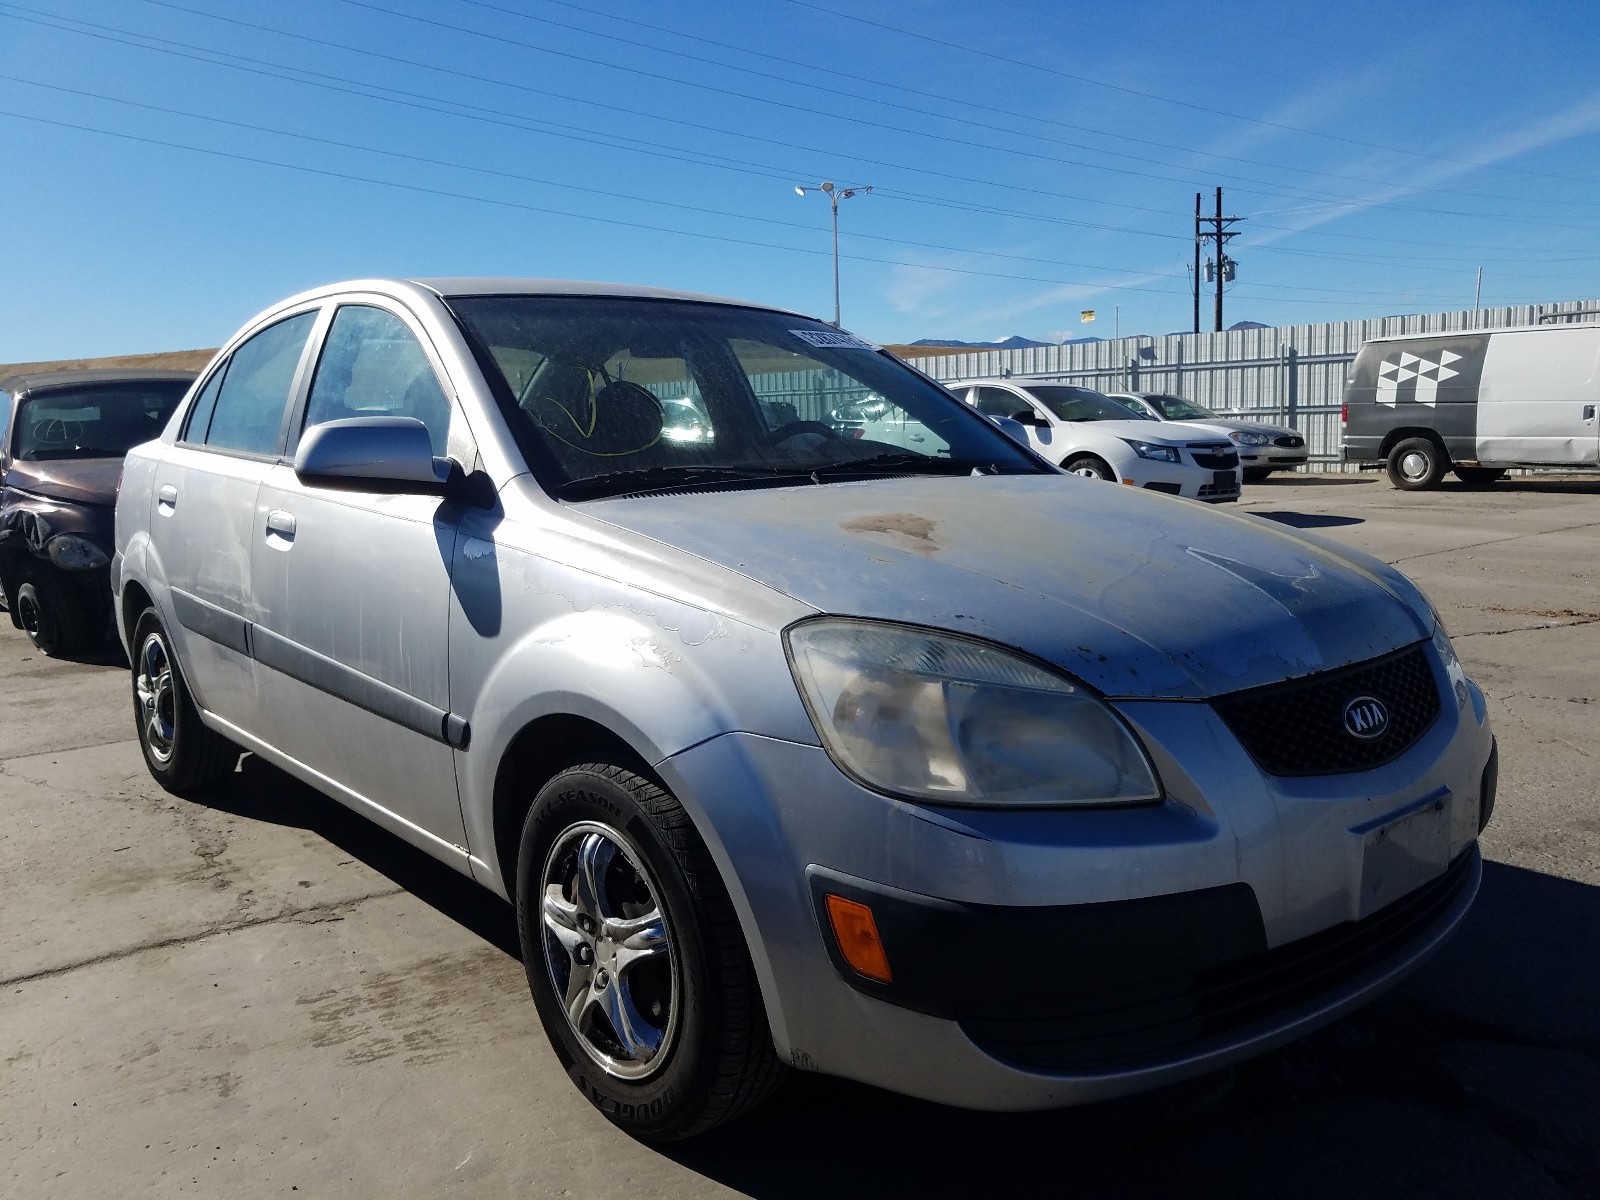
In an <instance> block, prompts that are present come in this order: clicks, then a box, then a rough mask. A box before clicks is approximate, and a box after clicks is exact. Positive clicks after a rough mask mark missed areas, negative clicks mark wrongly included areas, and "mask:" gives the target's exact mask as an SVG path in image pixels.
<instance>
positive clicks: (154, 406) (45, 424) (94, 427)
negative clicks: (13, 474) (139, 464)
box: [12, 379, 189, 462]
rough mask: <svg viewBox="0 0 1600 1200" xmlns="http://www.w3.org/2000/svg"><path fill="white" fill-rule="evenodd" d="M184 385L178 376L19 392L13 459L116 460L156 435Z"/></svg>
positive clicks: (159, 434) (175, 403) (162, 427)
mask: <svg viewBox="0 0 1600 1200" xmlns="http://www.w3.org/2000/svg"><path fill="white" fill-rule="evenodd" d="M188 390H189V385H188V383H186V382H185V381H183V380H181V379H175V380H171V381H170V382H169V381H166V380H157V381H151V382H141V383H113V384H89V385H84V386H80V387H73V388H59V389H52V390H50V391H45V392H40V393H38V394H36V395H31V396H24V397H23V399H22V402H21V404H20V405H19V406H18V408H17V422H16V445H14V446H13V447H12V454H13V457H15V458H17V459H20V460H22V461H25V462H40V461H43V460H45V459H53V458H121V457H122V456H123V455H124V454H126V453H127V452H128V451H129V450H131V449H133V447H135V446H137V445H138V444H139V443H140V442H148V441H149V440H150V439H151V438H155V437H159V436H161V431H162V430H163V429H164V428H166V424H167V419H168V418H169V417H171V416H172V410H173V409H175V408H177V407H178V401H180V400H182V399H183V395H184V393H185V392H187V391H188Z"/></svg>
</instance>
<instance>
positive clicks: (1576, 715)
mask: <svg viewBox="0 0 1600 1200" xmlns="http://www.w3.org/2000/svg"><path fill="white" fill-rule="evenodd" d="M1245 493H1246V499H1245V501H1244V502H1243V504H1242V505H1241V506H1240V507H1241V508H1242V509H1244V510H1246V511H1250V512H1254V513H1256V514H1258V515H1261V516H1265V517H1270V518H1272V519H1274V520H1278V521H1282V522H1286V523H1289V524H1292V525H1295V526H1298V527H1301V528H1305V529H1309V530H1312V531H1315V532H1316V533H1318V534H1320V535H1322V536H1325V537H1331V538H1334V539H1337V540H1340V541H1343V542H1347V543H1349V544H1352V545H1355V546H1359V547H1361V548H1362V549H1365V550H1368V551H1371V552H1373V553H1375V554H1378V555H1380V556H1382V557H1383V558H1386V559H1388V560H1389V561H1391V562H1395V563H1398V564H1400V566H1401V567H1402V568H1403V569H1405V570H1406V571H1407V572H1409V573H1410V574H1411V575H1412V576H1413V577H1414V578H1415V579H1417V580H1418V581H1419V582H1420V583H1421V584H1422V585H1423V586H1424V587H1425V588H1426V589H1427V590H1428V591H1429V593H1430V594H1431V595H1432V596H1433V598H1434V600H1435V601H1436V602H1437V603H1438V605H1439V606H1440V608H1441V610H1442V611H1443V613H1444V615H1445V618H1446V620H1447V622H1448V624H1449V627H1450V629H1451V632H1452V633H1453V634H1454V636H1455V639H1456V645H1457V646H1458V647H1459V649H1460V652H1461V655H1462V657H1463V659H1465V661H1466V663H1467V665H1468V668H1469V670H1470V671H1471V672H1472V674H1473V675H1474V676H1475V677H1476V678H1477V679H1478V680H1479V681H1480V683H1481V684H1482V685H1483V687H1484V690H1485V691H1486V692H1487V693H1488V694H1489V696H1490V698H1491V701H1492V712H1493V719H1494V721H1495V724H1496V727H1497V730H1498V734H1499V737H1500V746H1501V755H1502V764H1503V765H1502V773H1501V789H1500V801H1499V809H1498V811H1497V813H1496V817H1495V821H1494V824H1493V825H1492V826H1491V827H1490V829H1489V831H1488V833H1487V835H1486V836H1485V838H1484V848H1485V850H1486V853H1487V857H1488V859H1489V860H1490V863H1489V866H1488V869H1487V873H1486V877H1485V880H1484V888H1483V893H1482V897H1481V899H1480V901H1479V903H1478V906H1477V908H1476V909H1475V911H1474V914H1473V916H1472V917H1471V918H1470V920H1469V923H1468V926H1467V927H1466V928H1465V929H1464V930H1463V932H1462V933H1461V935H1460V936H1459V937H1458V938H1457V939H1456V940H1455V941H1454V942H1453V943H1452V944H1451V945H1450V946H1449V947H1448V949H1447V950H1446V951H1445V952H1444V953H1443V954H1441V955H1440V956H1439V957H1438V958H1436V959H1435V960H1433V962H1432V963H1431V964H1430V965H1429V966H1428V967H1427V968H1425V970H1424V971H1423V972H1422V973H1421V974H1419V975H1418V976H1417V977H1416V978H1415V979H1414V981H1413V982H1411V983H1409V984H1408V985H1406V986H1405V987H1404V988H1403V989H1402V990H1401V991H1399V992H1398V993H1395V994H1392V995H1390V996H1389V997H1387V998H1385V999H1384V1000H1382V1001H1380V1002H1378V1003H1377V1004H1375V1005H1373V1006H1371V1007H1370V1008H1368V1009H1366V1010H1364V1011H1363V1012H1361V1013H1359V1014H1357V1015H1356V1016H1354V1017H1352V1018H1350V1019H1347V1020H1345V1021H1343V1022H1341V1023H1339V1024H1337V1025H1335V1026H1333V1027H1331V1028H1329V1029H1327V1030H1324V1031H1323V1032H1321V1033H1320V1034H1318V1035H1316V1036H1314V1037H1312V1038H1310V1039H1309V1040H1307V1041H1304V1042H1301V1043H1299V1044H1297V1045H1294V1046H1291V1047H1288V1048H1286V1049H1284V1050H1282V1051H1280V1052H1278V1053H1275V1054H1272V1055H1270V1056H1267V1057H1265V1058H1262V1059H1259V1060H1257V1061H1255V1062H1252V1063H1248V1064H1245V1065H1243V1066H1241V1067H1238V1068H1236V1069H1234V1070H1231V1071H1227V1072H1223V1073H1220V1074H1216V1075H1212V1076H1209V1077H1207V1078H1204V1079H1201V1080H1197V1081H1194V1082H1192V1083H1189V1084H1185V1085H1182V1086H1180V1087H1175V1088H1170V1089H1167V1090H1165V1091H1161V1092H1157V1093H1154V1094H1151V1095H1147V1096H1144V1097H1138V1098H1135V1099H1132V1100H1128V1101H1121V1102H1117V1103H1114V1104H1109V1105H1103V1106H1099V1107H1095V1108H1089V1109H1079V1110H1070V1111H1064V1112H1057V1113H1046V1114H1032V1115H1025V1116H993V1115H979V1114H971V1113H963V1112H957V1111H954V1110H950V1109H943V1108H938V1107H935V1106H932V1105H927V1104H921V1103H917V1102H913V1101H909V1100H904V1099H901V1098H898V1097H895V1096H891V1095H888V1094H885V1093H881V1092H877V1091H874V1090H872V1089H870V1088H866V1087H861V1086H858V1085H852V1084H845V1083H841V1082H837V1081H833V1080H827V1079H822V1078H819V1077H816V1076H804V1077H796V1078H795V1079H793V1080H792V1081H791V1083H790V1084H789V1086H788V1087H787V1088H786V1089H785V1090H784V1091H783V1092H782V1093H781V1094H780V1095H779V1096H778V1097H777V1099H776V1100H775V1101H773V1102H772V1103H770V1104H769V1105H768V1106H767V1107H765V1108H764V1109H762V1110H760V1111H759V1112H757V1113H756V1114H754V1115H753V1116H751V1117H749V1118H747V1119H745V1120H744V1121H742V1122H739V1123H737V1124H736V1125H734V1126H731V1127H729V1128H728V1129H726V1130H724V1131H722V1132H719V1133H717V1134H713V1135H711V1136H708V1137H706V1138H703V1139H701V1140H699V1141H696V1142H693V1143H690V1144H688V1145H684V1146H679V1147H672V1148H669V1149H666V1150H658V1149H653V1148H650V1147H647V1146H644V1145H640V1144H638V1143H636V1142H633V1141H631V1140H629V1139H628V1138H627V1137H624V1136H623V1135H622V1134H620V1133H618V1132H616V1131H615V1130H614V1129H613V1128H612V1127H611V1126H610V1125H609V1124H607V1122H606V1121H604V1120H603V1119H602V1118H601V1117H599V1116H598V1115H597V1114H596V1113H595V1112H594V1111H593V1110H591V1109H590V1107H589V1106H588V1105H587V1104H586V1103H584V1102H582V1101H581V1100H580V1098H579V1097H578V1095H577V1094H576V1093H575V1092H574V1091H573V1089H572V1088H571V1087H570V1085H569V1084H568V1082H567V1080H566V1078H565V1076H564V1075H563V1074H562V1072H561V1071H560V1070H559V1068H558V1067H557V1065H556V1062H555V1059H554V1058H553V1056H552V1055H551V1053H550V1051H549V1049H548V1048H547V1046H546V1043H545V1041H544V1037H543V1034H542V1033H541V1032H540V1030H539V1027H538V1025H537V1023H536V1020H535V1017H534V1013H533V1008H532V1005H531V1003H530V1001H529V999H528V995H527V988H526V985H525V983H524V980H523V976H522V969H521V965H520V963H519V962H518V960H517V957H516V933H515V926H514V922H513V920H512V916H511V913H510V911H509V909H508V908H507V907H506V906H505V905H504V904H502V903H501V902H500V901H498V900H495V899H494V898H492V897H490V896H489V895H488V894H487V893H484V892H482V891H481V890H479V889H477V888H476V887H475V885H473V884H472V883H470V882H469V881H467V880H465V879H463V878H462V877H460V876H458V875H456V874H454V873H453V872H451V871H450V870H448V869H446V868H445V867H443V866H440V865H438V864H436V863H434V862H433V861H432V860H430V859H427V858H425V857H424V856H422V855H421V854H419V853H417V852H416V851H413V850H411V849H410V848H409V847H407V846H405V845H403V844H401V843H400V842H398V841H396V840H395V839H393V838H391V837H389V836H387V835H386V834H383V833H382V832H380V831H378V830H377V829H376V828H374V827H372V826H370V825H368V824H366V823H364V822H362V821H361V820H359V819H358V818H356V817H354V816H352V815H350V814H348V813H347V812H345V810H343V809H341V808H340V807H339V806H338V805H336V804H334V803H332V802H331V801H327V800H324V799H323V798H321V797H320V796H318V795H317V794H315V793H313V792H311V791H309V790H308V789H306V788H304V787H302V786H301V785H300V784H298V783H295V782H294V781H292V780H290V779H289V778H287V777H286V776H284V775H282V774H280V773H278V772H277V771H275V770H272V769H270V768H267V767H265V766H263V765H262V764H260V763H259V762H256V761H254V760H253V759H250V758H246V759H245V761H244V764H243V766H242V768H241V771H240V774H239V775H238V776H237V777H236V780H235V782H234V784H233V785H232V786H230V787H228V788H226V789H224V790H222V791H220V792H219V793H217V794H216V795H214V796H213V797H211V798H210V799H209V800H208V801H207V802H205V803H187V802H181V801H177V800H174V799H173V798H171V797H169V796H167V795H166V794H165V793H163V792H162V791H160V790H159V789H158V788H156V787H155V785H154V784H153V783H152V782H151V780H150V778H149V776H148V775H147V774H146V772H145V769H144V765H143V762H142V760H141V758H140V755H139V750H138V747H137V745H136V744H135V742H134V741H133V737H132V724H131V717H130V702H129V697H128V678H127V673H126V669H125V667H123V666H122V664H121V663H120V662H118V663H111V662H75V663H74V662H58V661H52V660H47V659H45V658H43V657H41V656H40V655H38V654H36V653H34V652H32V650H31V648H30V647H29V645H28V643H27V642H26V641H25V640H24V639H23V637H22V636H21V635H20V634H18V633H17V632H16V631H14V630H12V629H11V628H10V627H9V625H8V624H3V623H0V624H3V627H0V806H3V811H4V814H5V819H4V821H3V822H0V1063H3V1070H0V1195H6V1196H15V1197H19V1198H21V1197H30V1198H31V1197H45V1196H50V1197H56V1196H60V1197H79V1196H84V1197H97V1198H98V1197H122V1196H175V1195H199V1196H218V1197H221V1196H227V1197H255V1196H278V1195H282V1196H290V1195H301V1196H308V1197H312V1196H324V1197H367V1196H373V1197H376V1196H385V1197H410V1196H436V1195H443V1194H461V1195H470V1196H511V1195H516V1196H563V1195H570V1196H577V1197H591V1196H617V1197H628V1198H630V1200H639V1198H643V1197H653V1196H669V1197H687V1196H710V1195H741V1194H742V1195H749V1196H756V1197H787V1196H795V1197H800V1196H808V1197H809V1196H814V1195H818V1194H824V1193H830V1194H834V1195H840V1194H843V1195H856V1194H870V1195H885V1196H888V1195H894V1196H898V1195H905V1196H936V1195H938V1196H943V1195H950V1196H995V1195H1001V1194H1005V1193H1007V1192H1010V1193H1013V1194H1015V1193H1018V1192H1024V1191H1025V1193H1026V1194H1028V1195H1036V1194H1040V1195H1042V1194H1049V1195H1056V1194H1060V1195H1066V1194H1071V1195H1073V1196H1097V1195H1108V1196H1109V1195H1135V1196H1144V1195H1173V1196H1184V1197H1194V1196H1211V1195H1214V1196H1219V1197H1221V1196H1227V1197H1281V1196H1290V1195H1293V1196H1296V1197H1354V1196H1361V1197H1390V1196H1397V1197H1398V1196H1406V1197H1412V1196H1450V1197H1454V1198H1460V1197H1479V1196H1482V1197H1489V1196H1493V1197H1505V1196H1516V1197H1519V1198H1521V1200H1533V1198H1538V1197H1560V1196H1569V1197H1570V1196H1589V1197H1594V1196H1600V786H1597V785H1600V770H1597V755H1600V692H1597V690H1596V688H1597V685H1596V682H1595V676H1596V670H1597V667H1600V595H1597V585H1600V482H1597V481H1595V480H1593V479H1592V478H1591V479H1590V480H1588V481H1576V480H1568V481H1562V480H1558V479H1552V478H1540V479H1534V480H1523V481H1520V482H1517V483H1515V484H1512V485H1499V486H1496V487H1495V488H1494V489H1492V490H1490V491H1487V492H1469V491H1466V490H1462V489H1459V488H1450V487H1447V488H1446V489H1444V490H1441V491H1438V492H1434V493H1427V494H1420V495H1405V494H1401V493H1398V492H1395V491H1392V490H1391V489H1390V488H1389V486H1388V485H1387V483H1384V482H1381V481H1379V480H1377V479H1374V478H1373V477H1371V476H1324V477H1313V478H1304V477H1302V478H1294V477H1289V478H1279V479H1274V480H1272V481H1269V482H1267V483H1264V484H1260V485H1250V486H1248V487H1247V488H1246V489H1245Z"/></svg>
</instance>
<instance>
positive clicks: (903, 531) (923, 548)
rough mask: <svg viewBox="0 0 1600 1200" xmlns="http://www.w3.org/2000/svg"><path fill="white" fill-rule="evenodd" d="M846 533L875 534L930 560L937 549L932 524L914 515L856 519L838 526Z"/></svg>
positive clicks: (905, 514) (902, 514)
mask: <svg viewBox="0 0 1600 1200" xmlns="http://www.w3.org/2000/svg"><path fill="white" fill-rule="evenodd" d="M839 528H840V529H842V530H844V531H845V532H846V533H876V534H881V535H883V536H884V537H886V538H888V539H889V541H890V542H892V543H893V544H894V545H896V546H898V547H899V548H900V549H902V550H909V551H911V552H912V553H913V554H920V555H922V556H923V557H924V558H932V557H933V554H934V551H936V550H938V549H939V542H938V539H937V538H935V537H934V536H933V530H934V522H932V521H930V520H928V518H927V517H919V516H917V514H916V513H882V514H877V515H874V516H870V517H856V518H854V519H853V520H849V521H845V522H844V523H843V524H841V525H840V526H839Z"/></svg>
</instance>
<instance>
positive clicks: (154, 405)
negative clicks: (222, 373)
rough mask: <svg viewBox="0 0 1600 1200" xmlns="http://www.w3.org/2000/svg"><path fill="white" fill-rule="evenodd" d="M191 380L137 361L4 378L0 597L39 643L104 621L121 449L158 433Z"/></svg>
mask: <svg viewBox="0 0 1600 1200" xmlns="http://www.w3.org/2000/svg"><path fill="white" fill-rule="evenodd" d="M193 380H194V372H193V371H132V370H97V371H49V372H36V373H34V374H31V375H14V376H11V377H10V378H7V379H0V599H3V600H4V602H5V607H6V609H7V611H8V612H9V613H10V615H11V623H12V624H13V625H15V626H16V627H17V628H19V629H22V630H24V631H25V632H26V633H27V635H28V637H29V639H30V640H31V641H32V642H33V644H34V646H36V647H37V648H38V649H39V650H41V651H43V652H44V653H46V654H71V653H72V652H73V651H74V650H77V649H80V648H81V647H83V646H84V645H85V644H87V643H88V642H90V641H91V640H94V639H97V638H101V637H104V636H105V635H106V634H107V633H109V632H110V629H111V604H110V595H111V593H110V590H109V587H108V585H107V582H106V569H107V567H108V566H109V564H110V562H111V543H112V507H111V506H112V504H113V502H114V501H115V499H116V488H117V479H118V476H119V475H120V474H121V471H122V456H123V454H125V453H126V452H127V450H128V448H129V447H130V446H133V445H136V444H138V443H139V442H143V441H147V440H148V439H150V438H153V437H155V436H156V435H157V434H158V433H160V432H161V429H162V427H163V426H164V425H165V424H166V423H167V418H168V417H170V416H171V415H172V410H173V409H175V408H176V407H177V406H178V401H179V400H181V399H182V398H183V394H184V392H186V391H187V390H188V388H189V384H190V383H191V382H192V381H193Z"/></svg>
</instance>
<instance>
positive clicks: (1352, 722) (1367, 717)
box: [1344, 696, 1389, 742]
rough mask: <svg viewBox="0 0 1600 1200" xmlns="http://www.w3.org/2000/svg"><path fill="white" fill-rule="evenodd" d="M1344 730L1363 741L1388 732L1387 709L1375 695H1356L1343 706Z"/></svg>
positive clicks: (1369, 740)
mask: <svg viewBox="0 0 1600 1200" xmlns="http://www.w3.org/2000/svg"><path fill="white" fill-rule="evenodd" d="M1344 731H1345V732H1346V733H1348V734H1349V735H1350V736H1351V737H1353V738H1360V739H1361V740H1362V741H1364V742H1371V741H1375V740H1377V739H1378V738H1381V737H1382V736H1383V735H1384V734H1386V733H1388V732H1389V710H1388V708H1386V707H1385V706H1384V703H1383V701H1382V700H1379V699H1378V698H1377V697H1376V696H1357V697H1356V698H1355V699H1353V700H1351V701H1350V702H1349V703H1348V704H1346V705H1345V706H1344Z"/></svg>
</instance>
